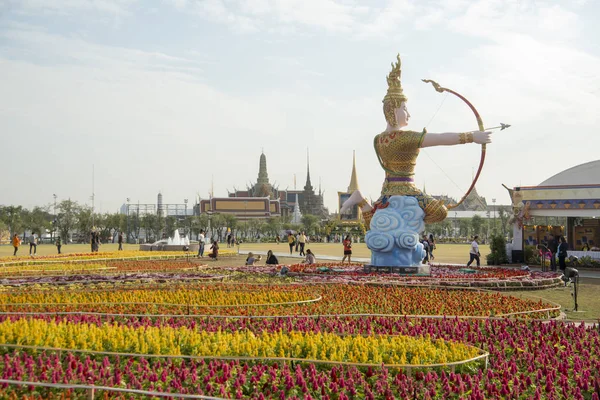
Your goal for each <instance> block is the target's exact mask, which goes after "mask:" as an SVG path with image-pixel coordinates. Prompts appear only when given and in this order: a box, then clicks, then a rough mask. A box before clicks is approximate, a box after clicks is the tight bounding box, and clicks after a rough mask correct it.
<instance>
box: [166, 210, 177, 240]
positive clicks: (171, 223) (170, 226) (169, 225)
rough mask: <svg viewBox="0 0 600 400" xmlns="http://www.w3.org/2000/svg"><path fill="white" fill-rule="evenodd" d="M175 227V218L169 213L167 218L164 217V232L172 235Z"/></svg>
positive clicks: (169, 235)
mask: <svg viewBox="0 0 600 400" xmlns="http://www.w3.org/2000/svg"><path fill="white" fill-rule="evenodd" d="M175 229H177V218H175V217H174V216H173V215H169V216H168V217H167V218H165V233H166V234H167V236H168V237H173V233H175Z"/></svg>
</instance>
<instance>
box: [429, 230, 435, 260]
mask: <svg viewBox="0 0 600 400" xmlns="http://www.w3.org/2000/svg"><path fill="white" fill-rule="evenodd" d="M433 250H435V239H434V238H433V233H430V234H429V259H430V260H431V261H433V260H435V257H434V256H433Z"/></svg>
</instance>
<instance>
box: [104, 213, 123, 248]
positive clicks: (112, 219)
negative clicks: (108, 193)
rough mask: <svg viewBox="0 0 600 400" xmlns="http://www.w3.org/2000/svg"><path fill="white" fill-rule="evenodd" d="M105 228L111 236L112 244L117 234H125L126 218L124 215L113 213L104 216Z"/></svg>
mask: <svg viewBox="0 0 600 400" xmlns="http://www.w3.org/2000/svg"><path fill="white" fill-rule="evenodd" d="M106 226H107V227H108V228H109V231H110V232H111V233H112V236H113V243H114V242H115V238H116V237H117V236H118V234H119V232H125V230H126V228H127V217H126V215H125V214H121V213H114V214H106Z"/></svg>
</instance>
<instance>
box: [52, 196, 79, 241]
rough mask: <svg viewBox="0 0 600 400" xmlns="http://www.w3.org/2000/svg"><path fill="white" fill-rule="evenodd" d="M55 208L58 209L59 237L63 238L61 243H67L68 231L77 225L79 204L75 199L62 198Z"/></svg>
mask: <svg viewBox="0 0 600 400" xmlns="http://www.w3.org/2000/svg"><path fill="white" fill-rule="evenodd" d="M56 209H57V211H58V215H57V220H58V222H57V226H58V231H59V233H60V237H61V238H62V239H63V243H67V241H68V239H69V233H71V232H72V231H73V229H75V227H76V225H77V215H78V212H79V204H77V202H76V201H71V200H63V201H61V202H60V203H58V206H57V207H56Z"/></svg>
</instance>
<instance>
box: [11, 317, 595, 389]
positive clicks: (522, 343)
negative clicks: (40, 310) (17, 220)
mask: <svg viewBox="0 0 600 400" xmlns="http://www.w3.org/2000/svg"><path fill="white" fill-rule="evenodd" d="M388 320H389V321H388V322H383V321H382V325H386V324H387V325H389V326H390V327H391V326H394V327H395V328H394V329H395V331H401V332H402V334H407V335H410V336H413V337H417V336H420V335H424V334H430V335H431V337H432V338H434V339H435V338H443V339H445V340H451V341H462V342H464V343H467V344H470V345H473V346H476V347H480V348H483V349H485V350H487V351H489V353H490V358H489V364H488V368H487V369H486V370H471V371H469V370H464V371H461V372H456V373H455V372H451V371H449V370H448V369H441V370H439V369H436V370H425V371H417V372H414V373H408V372H404V371H402V370H398V369H393V368H391V369H390V368H360V367H354V366H333V367H331V366H319V365H316V364H313V363H298V364H296V365H289V364H287V363H286V364H280V363H272V362H260V361H258V362H250V361H239V360H228V361H224V360H211V361H203V360H181V359H162V358H149V357H123V356H120V357H113V356H94V355H89V354H79V353H76V352H75V353H72V352H68V351H62V352H60V353H59V352H53V351H46V352H41V353H40V352H32V351H27V350H25V351H23V350H18V351H15V350H13V349H10V348H4V350H3V352H4V358H3V363H2V364H0V372H1V373H2V376H3V378H4V379H16V380H33V381H44V382H55V383H88V382H93V383H94V384H96V385H103V386H118V387H123V388H132V389H145V390H160V391H163V392H171V393H184V394H186V393H187V394H190V393H193V394H200V395H206V396H218V397H232V398H252V399H265V398H268V399H278V398H291V399H322V398H330V399H333V398H335V399H363V398H365V399H376V398H377V399H379V398H423V399H434V398H435V399H459V398H470V399H484V398H539V399H541V398H556V399H559V398H568V399H584V398H588V399H597V398H598V397H597V391H598V390H599V389H600V382H599V381H598V375H597V371H598V370H599V369H600V356H599V354H598V351H597V349H598V345H599V341H600V338H599V336H598V331H597V329H592V328H586V327H585V326H583V325H573V324H563V323H560V322H551V323H540V322H527V321H510V320H490V321H469V320H463V321H459V320H454V319H445V320H431V319H420V320H409V319H404V318H402V319H388ZM284 321H288V319H284ZM255 322H256V323H261V324H262V323H263V322H264V321H251V320H246V326H247V327H248V325H247V324H252V323H255ZM329 326H330V325H328V324H327V323H326V319H324V318H322V319H320V321H319V322H317V324H316V326H315V327H314V328H313V329H319V330H321V331H329V329H330V328H329ZM356 328H357V333H364V334H367V333H368V332H369V327H368V326H367V325H365V324H364V321H361V322H360V323H357V324H356ZM60 394H64V393H63V392H59V393H58V394H57V392H56V389H43V388H35V389H34V388H29V387H27V386H25V387H22V386H13V385H10V386H6V385H2V386H1V387H0V395H2V396H3V397H9V396H14V397H17V398H22V397H23V396H31V397H30V398H37V399H40V398H50V397H51V396H52V397H59V396H60ZM79 394H80V395H81V394H82V393H81V392H79ZM101 394H102V395H106V396H108V397H112V396H117V394H114V393H112V394H111V393H108V392H105V393H101ZM70 397H74V396H73V395H72V394H71V395H70Z"/></svg>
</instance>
